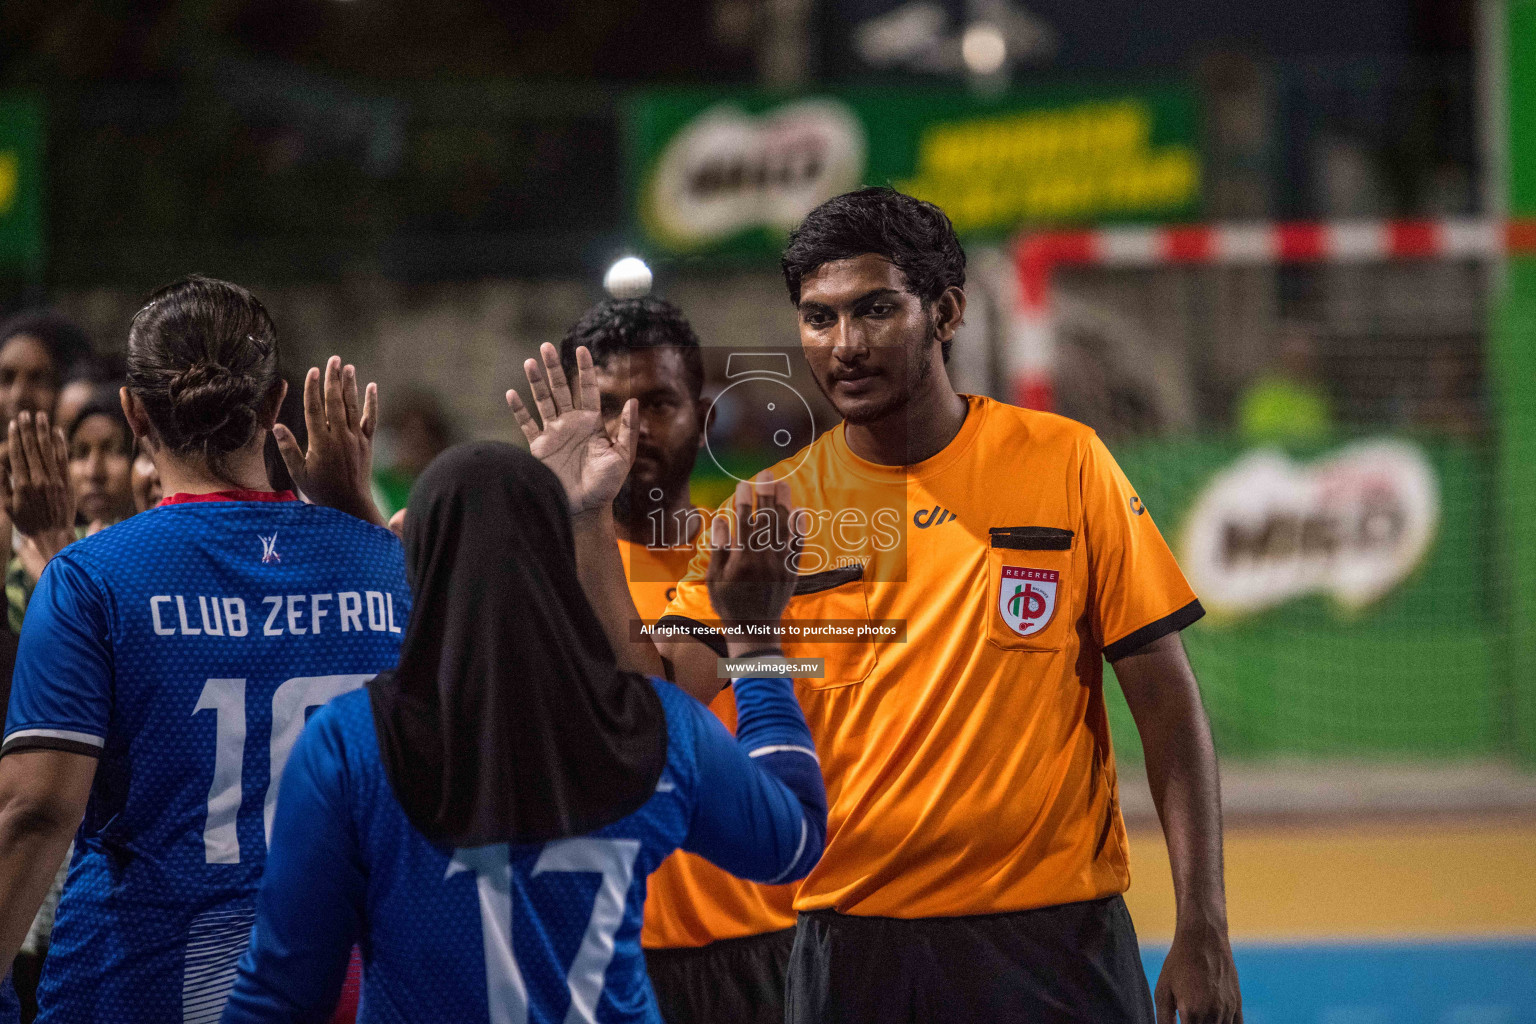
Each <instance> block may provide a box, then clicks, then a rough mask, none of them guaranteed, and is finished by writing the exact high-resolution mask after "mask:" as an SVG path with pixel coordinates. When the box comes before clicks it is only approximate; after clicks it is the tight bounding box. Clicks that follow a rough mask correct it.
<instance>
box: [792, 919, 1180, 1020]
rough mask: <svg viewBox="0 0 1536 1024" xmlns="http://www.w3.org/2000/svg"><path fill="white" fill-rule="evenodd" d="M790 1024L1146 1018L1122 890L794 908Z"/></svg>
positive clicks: (1147, 996) (1145, 995) (1143, 980)
mask: <svg viewBox="0 0 1536 1024" xmlns="http://www.w3.org/2000/svg"><path fill="white" fill-rule="evenodd" d="M787 998H788V1003H789V1006H788V1012H787V1014H786V1016H785V1021H786V1022H787V1024H877V1022H878V1024H935V1022H942V1024H967V1022H972V1021H974V1022H977V1024H982V1022H985V1024H1000V1022H1006V1021H1021V1022H1028V1024H1067V1022H1069V1021H1070V1022H1073V1024H1078V1022H1081V1024H1154V1022H1155V1019H1156V1014H1155V1011H1154V1010H1153V1007H1152V992H1151V990H1150V989H1148V987H1147V976H1146V974H1145V972H1144V971H1143V970H1142V967H1141V951H1140V950H1139V949H1138V948H1137V946H1136V931H1135V929H1134V928H1133V927H1132V926H1131V915H1130V913H1129V912H1128V911H1127V910H1126V909H1125V901H1124V900H1122V899H1121V898H1120V897H1119V896H1111V897H1109V898H1107V899H1102V900H1089V901H1087V902H1083V903H1068V904H1064V905H1062V906H1058V907H1043V908H1041V909H1039V910H1022V911H1019V912H1017V913H1012V914H988V915H985V916H978V917H928V918H917V919H914V920H904V919H898V918H893V917H851V916H846V915H843V914H838V913H835V912H833V911H830V910H820V911H815V912H813V913H808V914H801V915H800V922H799V924H798V925H797V926H796V928H795V949H794V954H793V957H792V959H791V961H790V968H789V993H788V997H787Z"/></svg>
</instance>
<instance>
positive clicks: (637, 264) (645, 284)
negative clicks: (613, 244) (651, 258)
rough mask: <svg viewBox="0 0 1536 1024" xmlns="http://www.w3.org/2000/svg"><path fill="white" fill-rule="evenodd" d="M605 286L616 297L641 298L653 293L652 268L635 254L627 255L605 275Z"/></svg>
mask: <svg viewBox="0 0 1536 1024" xmlns="http://www.w3.org/2000/svg"><path fill="white" fill-rule="evenodd" d="M603 288H604V289H606V290H607V292H608V294H609V295H612V296H613V297H614V298H616V299H639V298H644V297H645V296H647V295H649V294H650V293H651V268H650V267H648V266H646V265H645V261H644V260H642V259H639V258H638V257H635V256H625V257H624V258H623V259H621V260H619V261H618V262H617V263H615V264H614V265H613V266H611V267H609V268H608V273H606V274H604V275H603Z"/></svg>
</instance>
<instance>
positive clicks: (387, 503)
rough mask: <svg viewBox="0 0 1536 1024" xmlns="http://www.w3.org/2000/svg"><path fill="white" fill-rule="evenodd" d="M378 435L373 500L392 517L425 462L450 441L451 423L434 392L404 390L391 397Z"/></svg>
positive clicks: (399, 508) (408, 494) (406, 498)
mask: <svg viewBox="0 0 1536 1024" xmlns="http://www.w3.org/2000/svg"><path fill="white" fill-rule="evenodd" d="M379 434H380V437H379V441H378V450H379V452H380V454H381V456H382V458H381V459H380V460H379V461H380V463H381V464H382V468H380V469H376V470H374V474H373V484H374V492H375V494H374V500H375V501H377V502H379V504H380V505H381V507H382V508H383V509H384V514H385V515H386V516H392V515H394V514H395V513H396V512H398V511H400V510H401V509H402V508H405V504H406V502H407V501H408V500H409V499H410V496H411V485H412V484H414V483H415V482H416V477H417V476H418V475H420V473H421V471H422V470H424V469H426V468H427V463H429V462H431V461H432V460H433V459H435V458H437V456H438V455H439V454H440V453H441V452H442V451H443V450H444V449H446V448H447V447H448V446H449V445H450V444H452V443H453V426H452V424H451V423H450V422H449V420H448V416H447V414H446V413H445V412H444V411H443V407H442V403H441V402H439V401H438V399H437V396H436V395H433V394H431V393H429V392H426V391H408V392H406V393H404V394H403V395H401V396H400V397H399V398H398V399H395V398H393V397H392V398H391V400H390V408H389V409H386V410H385V412H384V422H383V423H382V424H381V425H380V427H379Z"/></svg>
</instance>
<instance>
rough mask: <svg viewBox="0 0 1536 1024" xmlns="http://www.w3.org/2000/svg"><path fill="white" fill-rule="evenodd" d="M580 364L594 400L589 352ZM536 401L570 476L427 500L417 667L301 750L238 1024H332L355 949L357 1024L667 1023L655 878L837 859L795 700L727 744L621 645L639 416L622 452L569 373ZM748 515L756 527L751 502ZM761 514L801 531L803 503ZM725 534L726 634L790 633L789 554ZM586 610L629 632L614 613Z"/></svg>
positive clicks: (788, 867)
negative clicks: (659, 993)
mask: <svg viewBox="0 0 1536 1024" xmlns="http://www.w3.org/2000/svg"><path fill="white" fill-rule="evenodd" d="M545 349H546V351H545V364H546V369H547V371H548V372H549V374H550V376H552V377H553V376H555V375H557V374H560V364H559V357H558V354H557V353H555V351H554V349H553V348H552V347H550V346H545ZM530 362H531V361H530ZM578 365H580V366H581V367H582V369H583V370H584V371H585V373H584V383H588V384H591V383H592V382H591V381H590V373H591V357H590V355H589V354H588V352H587V350H586V349H585V348H582V349H580V350H579V352H578ZM530 378H532V379H533V382H534V393H535V396H536V398H537V399H538V404H539V406H540V409H541V411H542V412H543V413H544V421H545V425H544V428H543V429H542V430H541V429H540V428H538V427H537V426H533V425H532V419H531V417H530V416H528V415H527V414H526V412H524V411H523V410H521V409H520V408H519V410H518V411H519V413H520V419H522V420H523V423H524V430H525V432H527V433H530V434H531V436H532V439H533V441H534V444H533V449H534V451H535V452H536V453H539V454H540V455H541V457H543V458H544V459H545V460H546V462H547V463H548V464H550V465H552V466H553V467H555V468H556V469H557V470H559V471H560V478H559V479H557V478H556V476H555V475H553V474H552V473H551V472H550V471H549V470H547V469H545V468H544V467H543V466H541V465H539V463H538V462H535V461H534V460H533V459H532V458H531V457H530V456H528V455H526V454H524V453H523V452H521V451H520V450H517V449H513V448H510V447H507V446H505V445H491V444H481V445H466V446H461V447H459V448H457V449H454V450H452V451H451V452H449V453H448V454H446V455H444V456H442V457H441V458H439V459H438V460H437V461H436V462H435V463H434V464H433V465H432V466H431V467H430V468H428V470H427V471H426V473H425V474H423V476H422V478H421V479H420V480H419V481H418V483H417V487H416V491H415V493H413V495H412V497H411V502H410V506H409V510H410V511H409V515H408V516H407V519H406V523H405V546H406V557H407V560H408V562H409V569H410V573H411V582H412V586H413V589H414V590H415V595H416V604H415V608H414V610H413V613H412V618H411V623H410V627H409V630H408V632H407V637H406V641H405V646H404V650H403V652H402V657H401V664H400V667H399V668H398V669H397V670H396V671H394V672H392V673H385V674H384V675H382V676H381V677H380V678H379V679H378V680H375V681H374V682H372V683H370V684H369V687H368V690H367V692H366V693H355V694H348V695H347V696H345V697H343V698H341V699H339V700H337V701H335V702H333V703H332V704H331V705H330V706H329V707H327V708H326V709H325V710H323V711H321V712H320V713H319V714H317V715H316V716H315V719H314V721H313V722H312V723H311V724H310V726H309V727H308V728H307V729H306V730H305V732H304V735H303V736H302V737H301V738H300V740H299V745H298V747H297V749H296V750H295V751H294V755H293V759H292V761H291V763H290V765H289V768H288V771H287V773H286V774H285V775H284V777H283V788H282V799H281V800H280V801H279V803H278V814H277V822H276V825H275V827H274V831H273V845H272V855H271V858H270V860H269V862H268V872H267V876H266V878H265V879H264V880H263V882H262V889H261V895H260V897H259V899H258V903H257V923H256V933H255V937H254V939H253V941H252V944H251V948H250V950H249V952H248V953H247V954H246V956H245V958H244V959H243V960H242V961H241V965H240V978H239V981H238V982H237V983H236V986H235V989H234V992H233V993H232V994H231V996H230V1000H229V1005H228V1007H227V1008H226V1010H225V1015H224V1022H225V1024H252V1022H277V1021H317V1020H320V1019H321V1018H322V1017H323V1015H324V1012H325V1008H326V1007H327V1006H329V1005H330V1004H331V1003H332V1002H333V1001H334V999H335V993H336V990H337V988H338V987H339V985H340V984H341V976H342V971H343V968H344V966H345V963H346V959H347V951H348V950H349V949H350V948H351V946H352V944H353V942H354V941H360V942H361V944H362V947H363V949H364V969H363V998H362V1005H361V1010H360V1014H359V1021H362V1022H367V1024H377V1022H402V1024H403V1022H426V1021H455V1022H459V1024H510V1022H518V1024H521V1022H526V1021H531V1022H552V1024H556V1022H561V1021H566V1022H573V1024H574V1022H601V1024H617V1022H646V1024H660V1021H661V1017H660V1014H659V1012H658V1010H657V1007H656V1002H655V997H654V995H653V994H652V992H651V988H650V984H649V982H648V981H647V979H646V975H645V961H644V958H643V956H642V953H641V950H640V924H641V907H642V904H643V903H644V899H645V877H646V875H647V874H648V873H650V872H651V871H652V870H654V869H655V868H656V867H657V865H659V864H660V863H661V861H662V859H663V858H664V857H666V855H667V854H669V853H670V852H671V851H672V850H673V849H674V848H675V847H677V846H679V845H681V846H683V847H685V848H687V849H690V850H693V851H694V852H697V853H700V854H702V855H704V856H706V857H709V858H710V859H711V860H713V861H715V862H716V863H718V864H720V865H721V866H723V867H725V868H726V869H728V870H731V871H734V872H736V873H739V874H741V875H744V876H747V877H750V878H754V879H757V880H761V881H778V882H782V881H788V880H792V879H796V878H800V877H802V876H803V875H804V874H805V873H806V872H808V871H809V870H810V868H811V867H812V866H813V865H814V864H815V862H816V860H817V859H818V857H819V856H820V850H821V846H822V842H823V840H824V837H825V829H826V796H825V792H824V790H823V787H822V781H821V774H820V768H819V766H818V764H817V761H816V756H815V753H814V751H813V749H812V747H811V742H810V733H809V731H808V730H807V728H806V725H805V719H804V717H803V716H802V715H801V713H800V708H799V705H798V703H797V702H796V700H795V697H794V694H793V691H792V689H791V684H790V681H789V679H788V678H744V679H738V680H737V681H736V684H735V685H736V701H737V706H738V709H739V720H738V732H737V737H736V738H735V739H733V738H732V737H731V736H730V734H729V733H728V732H726V730H725V728H724V727H723V726H722V725H721V724H720V721H719V720H718V719H717V718H715V717H714V716H713V715H712V714H710V713H709V711H708V710H707V709H705V707H704V706H703V705H701V704H699V703H698V702H696V701H695V700H693V699H692V698H691V697H689V696H687V695H685V694H684V693H683V692H682V691H680V690H678V689H677V688H676V687H675V686H673V685H672V684H671V683H668V682H666V681H664V680H661V679H657V678H654V677H653V678H649V679H647V678H645V677H644V676H643V675H641V674H640V673H641V672H642V671H645V670H647V669H652V668H654V667H657V666H658V665H659V659H657V658H656V655H655V652H654V650H651V651H650V652H649V659H647V658H646V657H644V656H643V655H641V654H637V653H636V650H637V647H638V645H635V644H633V643H631V642H630V641H629V638H628V635H627V629H628V626H629V623H630V622H631V621H632V620H634V619H635V618H637V616H636V615H635V612H634V609H633V605H632V603H629V597H628V589H627V587H626V585H625V583H624V579H623V568H622V563H621V561H620V558H619V554H618V549H617V546H616V543H615V542H614V540H613V539H612V538H613V532H612V531H613V522H612V501H613V495H614V493H616V491H617V490H618V486H619V485H620V484H621V483H622V481H623V479H624V478H625V476H626V475H627V474H628V470H629V463H630V460H631V459H632V458H633V451H634V436H635V428H636V424H637V421H638V408H637V405H636V403H635V401H634V400H631V401H630V402H629V403H628V405H627V406H626V408H625V409H624V412H623V414H622V418H621V419H622V422H623V424H624V426H623V428H622V429H621V430H620V431H618V436H617V437H616V438H615V439H614V441H611V442H610V441H609V439H608V438H607V437H606V435H605V434H604V433H603V428H602V422H601V418H600V417H599V416H598V414H597V409H598V404H597V389H596V387H595V384H593V385H592V386H591V387H590V389H588V388H583V389H581V391H580V392H579V395H580V397H579V398H578V399H577V400H576V401H575V402H574V405H573V402H572V400H571V398H570V396H569V392H568V391H567V390H566V388H565V384H564V380H563V374H561V375H560V379H559V380H557V381H556V384H557V387H556V389H555V394H561V393H564V397H563V401H562V402H561V403H560V404H559V405H558V406H557V405H556V404H555V400H554V398H552V397H551V394H550V389H549V387H548V385H547V384H546V383H545V381H544V378H543V377H542V375H539V374H537V371H536V370H535V369H530ZM562 481H563V482H564V484H565V486H564V487H562ZM743 497H744V498H745V499H746V501H747V503H748V507H747V508H746V509H745V510H744V511H743V518H744V519H745V518H747V517H750V516H751V515H752V514H753V509H752V507H751V503H752V502H753V496H752V493H751V491H750V489H748V488H747V486H746V485H743ZM758 504H759V505H760V506H762V507H763V508H764V509H765V511H763V512H762V513H761V515H762V516H763V517H765V518H766V517H767V516H768V515H769V514H771V513H770V511H767V507H768V506H769V505H772V506H773V508H772V510H771V512H772V513H777V515H778V517H779V521H780V522H784V521H787V518H788V512H787V504H788V488H787V486H784V485H770V486H768V487H765V488H764V490H763V493H762V495H761V496H760V497H759V499H758ZM781 506H785V507H781ZM572 513H574V516H573V515H572ZM573 520H574V526H575V530H574V531H573ZM715 526H716V528H717V531H718V532H717V533H716V534H715V535H714V537H715V540H716V546H717V553H716V556H715V561H714V563H713V564H712V566H711V569H710V580H711V589H710V593H711V595H712V597H713V599H714V600H715V602H716V605H717V608H718V610H719V613H720V616H721V618H722V619H723V620H725V621H727V622H742V623H745V622H753V623H759V624H771V623H774V622H776V621H777V620H778V618H779V616H780V614H781V613H782V610H783V608H784V606H785V604H787V602H788V600H789V597H790V594H791V593H792V592H793V587H794V580H795V577H794V575H793V570H792V568H791V560H790V556H791V554H792V550H793V542H792V541H791V539H790V538H789V537H788V536H787V535H785V536H783V537H781V538H780V540H781V543H780V546H778V547H765V546H759V547H758V548H757V549H755V550H747V549H745V548H743V547H741V546H739V545H737V544H735V543H734V540H733V536H732V533H731V530H732V525H731V524H730V523H728V522H727V521H726V520H723V519H722V520H719V521H717V522H716V524H715ZM584 531H597V532H599V533H601V532H603V531H606V532H607V535H608V542H607V545H606V548H605V549H603V550H600V551H599V550H596V546H588V547H584V548H583V549H582V550H583V554H582V556H581V557H579V558H578V556H577V550H578V549H577V546H576V544H575V542H574V539H573V533H581V532H584ZM588 539H590V537H589V538H588ZM587 595H593V596H594V597H596V598H597V599H598V600H599V602H600V603H601V602H605V601H608V600H610V599H613V598H616V597H621V598H622V601H623V602H625V603H626V604H627V605H628V610H627V612H626V613H622V614H617V615H608V614H602V613H600V612H598V611H595V610H594V608H593V607H592V606H591V605H590V604H589V602H588V597H587ZM614 610H616V609H612V608H610V609H609V611H614ZM738 644H739V646H738V649H737V650H736V651H734V652H733V653H736V654H738V655H746V654H750V653H752V647H753V646H755V647H757V648H763V647H765V646H767V647H768V650H767V652H766V653H769V654H773V653H776V651H777V648H776V647H773V646H771V645H765V644H764V643H763V641H761V640H754V641H750V642H747V641H739V642H738ZM658 755H659V756H658Z"/></svg>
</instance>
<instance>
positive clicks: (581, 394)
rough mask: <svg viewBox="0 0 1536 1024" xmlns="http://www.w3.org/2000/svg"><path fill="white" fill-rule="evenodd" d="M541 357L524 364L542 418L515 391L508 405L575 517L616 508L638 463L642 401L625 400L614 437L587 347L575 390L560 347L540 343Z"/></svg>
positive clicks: (579, 355)
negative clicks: (616, 500) (561, 488)
mask: <svg viewBox="0 0 1536 1024" xmlns="http://www.w3.org/2000/svg"><path fill="white" fill-rule="evenodd" d="M539 357H540V358H539V359H529V360H526V361H524V363H523V372H524V373H525V374H527V375H528V387H529V389H530V390H531V391H532V392H533V404H534V407H535V408H536V409H538V410H539V419H538V420H535V419H534V417H533V413H531V412H529V411H528V407H527V406H526V405H524V404H523V400H522V398H520V397H519V396H518V393H517V391H516V390H515V389H514V390H511V391H508V392H507V404H508V405H509V406H511V407H512V415H513V416H515V417H517V425H518V426H519V427H521V428H522V430H523V436H524V437H526V438H527V439H528V450H529V451H531V452H532V453H533V455H534V457H535V458H537V459H538V460H539V461H540V462H542V463H544V465H546V466H548V467H549V468H550V469H551V470H553V471H554V474H555V476H556V477H558V478H559V479H560V483H561V485H562V486H564V487H565V497H566V501H567V502H568V503H569V504H570V508H571V514H572V515H580V514H582V513H584V512H595V511H599V510H602V509H607V508H610V507H611V506H612V505H613V499H614V498H615V497H616V496H617V495H618V493H619V488H620V487H622V486H623V485H624V478H625V477H626V476H628V475H629V467H630V466H631V465H633V464H634V461H635V438H636V435H637V434H638V433H639V427H640V403H639V402H637V401H636V400H635V399H633V398H631V399H630V400H629V401H628V402H625V403H624V411H623V412H622V413H621V414H620V416H619V427H618V430H617V431H616V434H617V436H616V437H609V436H608V431H607V430H606V429H604V427H603V414H602V410H601V405H600V399H599V397H598V393H597V381H596V380H595V379H594V378H593V375H592V353H591V352H588V351H587V349H586V347H585V346H583V347H581V348H578V349H577V350H576V387H575V388H574V389H573V388H572V387H571V386H570V383H569V382H568V381H567V380H566V376H565V370H564V368H563V367H561V365H560V353H559V352H558V351H556V349H555V346H553V345H551V344H549V343H548V342H546V343H544V344H543V345H540V346H539ZM540 360H542V361H543V366H542V367H540V365H539V362H540ZM540 421H542V422H543V425H542V426H540Z"/></svg>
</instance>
